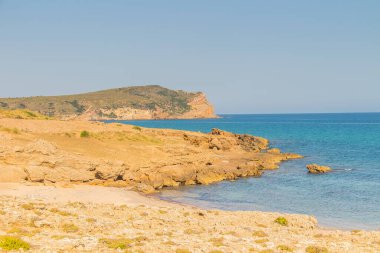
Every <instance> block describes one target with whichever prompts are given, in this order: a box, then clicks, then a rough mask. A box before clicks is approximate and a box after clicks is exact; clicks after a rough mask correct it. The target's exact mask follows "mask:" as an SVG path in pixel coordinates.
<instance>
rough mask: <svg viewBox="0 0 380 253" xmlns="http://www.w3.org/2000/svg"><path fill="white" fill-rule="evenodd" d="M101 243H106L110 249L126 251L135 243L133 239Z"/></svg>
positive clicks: (102, 240)
mask: <svg viewBox="0 0 380 253" xmlns="http://www.w3.org/2000/svg"><path fill="white" fill-rule="evenodd" d="M100 241H101V242H103V243H105V244H106V245H107V246H108V248H110V249H126V248H129V247H130V244H132V243H133V240H132V239H127V238H121V239H100Z"/></svg>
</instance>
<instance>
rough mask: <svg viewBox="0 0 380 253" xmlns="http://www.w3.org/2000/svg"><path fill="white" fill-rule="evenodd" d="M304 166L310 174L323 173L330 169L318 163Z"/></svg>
mask: <svg viewBox="0 0 380 253" xmlns="http://www.w3.org/2000/svg"><path fill="white" fill-rule="evenodd" d="M306 168H307V169H308V170H309V173H312V174H323V173H327V172H330V171H332V169H331V168H330V167H328V166H322V165H318V164H308V165H307V166H306Z"/></svg>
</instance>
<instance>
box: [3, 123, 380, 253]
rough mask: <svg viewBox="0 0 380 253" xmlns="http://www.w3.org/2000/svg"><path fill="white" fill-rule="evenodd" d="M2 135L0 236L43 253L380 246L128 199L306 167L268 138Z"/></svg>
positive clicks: (305, 226)
mask: <svg viewBox="0 0 380 253" xmlns="http://www.w3.org/2000/svg"><path fill="white" fill-rule="evenodd" d="M0 126H1V132H0V144H1V145H0V165H1V166H2V167H1V168H2V169H3V170H4V171H5V172H6V173H1V174H0V182H13V183H16V185H14V184H13V185H12V184H8V185H6V184H3V185H0V204H1V209H0V215H1V217H2V219H0V222H1V224H0V227H1V228H2V229H0V236H1V235H9V236H17V237H20V238H22V239H23V240H25V241H27V242H29V243H31V245H32V250H35V251H37V252H46V251H51V250H53V249H54V250H56V249H57V248H58V249H60V250H63V251H76V252H82V251H84V252H86V251H94V250H95V251H103V252H109V251H111V252H112V251H115V252H117V251H118V250H117V248H118V247H116V248H112V247H113V245H114V244H113V243H115V242H121V243H124V244H123V245H122V247H123V248H128V249H131V250H132V252H138V251H144V252H152V251H154V252H176V251H177V250H187V251H182V252H211V251H213V250H215V251H217V250H219V252H236V251H238V252H261V251H264V252H265V251H266V252H284V250H285V249H291V250H292V251H294V252H305V250H306V249H307V248H309V247H312V248H313V249H321V250H324V249H328V250H329V252H346V251H347V250H348V249H349V250H350V252H375V251H376V250H377V249H378V247H379V245H380V243H379V242H380V231H363V230H354V231H343V230H336V229H330V228H325V227H319V226H318V224H317V220H316V219H315V218H314V217H312V216H310V215H301V214H285V213H278V212H261V211H223V210H215V209H210V210H208V209H203V208H198V207H196V206H189V205H186V204H178V203H171V202H168V201H163V200H159V199H157V198H156V197H154V196H149V195H140V194H139V193H136V192H135V191H131V189H133V190H138V191H140V192H145V193H149V192H154V191H156V190H160V189H162V188H163V187H172V186H179V185H196V184H204V185H207V184H211V183H214V182H219V181H223V180H232V179H238V178H242V177H256V176H257V177H258V176H261V174H262V173H265V170H275V169H277V168H278V166H279V164H280V163H281V162H283V161H286V160H290V159H297V158H301V156H299V155H296V154H289V153H282V152H281V151H280V150H278V149H272V148H270V147H269V141H268V140H266V139H264V138H260V137H254V136H249V135H238V134H233V133H230V132H225V131H221V130H219V129H213V130H212V132H211V133H209V134H203V133H195V132H190V131H181V130H167V129H166V130H164V129H148V128H140V127H135V126H131V125H121V124H103V123H100V122H83V121H54V120H49V121H45V120H41V121H32V120H10V119H1V120H0ZM84 130H86V131H84ZM84 132H86V135H84V134H83V133H84ZM82 135H83V136H82ZM264 168H265V169H264ZM25 173H26V174H25ZM17 183H18V184H17ZM20 183H21V184H20ZM28 185H30V186H28ZM105 186H108V187H105ZM115 186H117V187H118V188H117V187H115ZM127 188H128V189H129V190H126V189H127ZM12 189H13V190H12ZM20 217H21V218H20ZM67 226H69V227H68V229H67ZM109 242H112V243H109ZM119 246H120V245H119ZM120 247H121V246H120ZM157 249H159V250H157ZM160 250H162V251H160ZM179 252H181V251H179Z"/></svg>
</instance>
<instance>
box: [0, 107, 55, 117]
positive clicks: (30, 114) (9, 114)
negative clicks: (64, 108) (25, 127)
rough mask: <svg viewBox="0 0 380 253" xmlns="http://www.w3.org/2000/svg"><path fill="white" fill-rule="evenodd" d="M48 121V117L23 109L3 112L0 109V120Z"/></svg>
mask: <svg viewBox="0 0 380 253" xmlns="http://www.w3.org/2000/svg"><path fill="white" fill-rule="evenodd" d="M3 118H8V119H49V117H47V116H45V115H42V114H41V113H38V112H32V111H29V110H25V109H15V110H4V109H0V119H3Z"/></svg>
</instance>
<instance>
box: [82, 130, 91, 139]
mask: <svg viewBox="0 0 380 253" xmlns="http://www.w3.org/2000/svg"><path fill="white" fill-rule="evenodd" d="M80 137H82V138H88V137H90V132H88V131H82V132H81V133H80Z"/></svg>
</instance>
